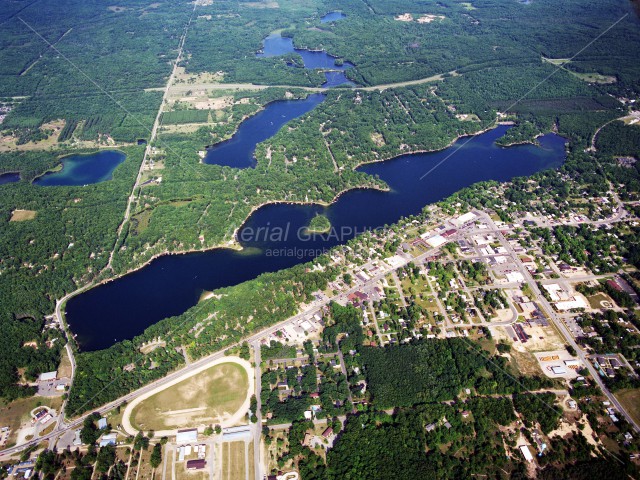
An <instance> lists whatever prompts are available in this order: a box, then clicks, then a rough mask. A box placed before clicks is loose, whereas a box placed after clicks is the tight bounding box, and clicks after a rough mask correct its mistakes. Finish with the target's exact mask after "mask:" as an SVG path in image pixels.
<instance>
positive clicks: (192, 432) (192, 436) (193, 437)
mask: <svg viewBox="0 0 640 480" xmlns="http://www.w3.org/2000/svg"><path fill="white" fill-rule="evenodd" d="M197 440H198V430H197V429H195V428H188V429H185V430H178V433H176V443H177V444H178V445H181V444H185V443H194V442H196V441H197Z"/></svg>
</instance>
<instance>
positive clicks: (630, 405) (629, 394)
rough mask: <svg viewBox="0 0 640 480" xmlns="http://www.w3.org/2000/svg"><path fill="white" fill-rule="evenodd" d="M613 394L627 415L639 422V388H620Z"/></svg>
mask: <svg viewBox="0 0 640 480" xmlns="http://www.w3.org/2000/svg"><path fill="white" fill-rule="evenodd" d="M615 395H616V398H617V399H618V400H619V401H620V403H621V404H622V406H623V407H624V408H625V409H626V410H627V412H629V415H631V417H632V418H633V419H634V420H635V421H636V422H640V388H634V389H630V390H620V391H619V392H616V394H615Z"/></svg>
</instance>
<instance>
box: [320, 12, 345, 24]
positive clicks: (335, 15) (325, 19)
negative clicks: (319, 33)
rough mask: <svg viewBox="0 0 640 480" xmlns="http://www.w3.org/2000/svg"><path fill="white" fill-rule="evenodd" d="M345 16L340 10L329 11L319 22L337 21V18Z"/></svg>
mask: <svg viewBox="0 0 640 480" xmlns="http://www.w3.org/2000/svg"><path fill="white" fill-rule="evenodd" d="M345 17H346V15H345V14H344V13H342V12H329V13H327V14H326V15H325V16H324V17H322V18H321V19H320V22H321V23H331V22H337V21H338V20H342V19H343V18H345Z"/></svg>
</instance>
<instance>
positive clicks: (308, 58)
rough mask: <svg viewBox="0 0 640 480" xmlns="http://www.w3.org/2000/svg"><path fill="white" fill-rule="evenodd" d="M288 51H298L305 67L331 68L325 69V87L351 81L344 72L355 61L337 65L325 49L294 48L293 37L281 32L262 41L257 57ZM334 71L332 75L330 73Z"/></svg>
mask: <svg viewBox="0 0 640 480" xmlns="http://www.w3.org/2000/svg"><path fill="white" fill-rule="evenodd" d="M288 53H297V54H299V55H300V56H301V57H302V60H303V62H304V68H308V69H321V70H330V71H325V78H326V79H327V81H326V82H325V83H324V84H323V85H322V86H323V87H335V86H338V85H342V84H345V83H350V84H351V85H353V83H351V82H349V80H348V79H347V77H346V76H345V74H344V71H345V70H347V69H348V68H353V67H354V65H353V63H350V62H343V63H342V65H336V57H332V56H331V55H329V54H328V53H327V52H325V51H324V50H305V49H303V48H294V46H293V39H291V38H289V37H283V36H281V35H280V34H279V33H272V34H271V35H269V36H268V37H267V38H265V39H264V40H263V42H262V51H261V52H258V53H256V56H257V57H278V56H280V55H286V54H288ZM330 73H332V75H329V74H330Z"/></svg>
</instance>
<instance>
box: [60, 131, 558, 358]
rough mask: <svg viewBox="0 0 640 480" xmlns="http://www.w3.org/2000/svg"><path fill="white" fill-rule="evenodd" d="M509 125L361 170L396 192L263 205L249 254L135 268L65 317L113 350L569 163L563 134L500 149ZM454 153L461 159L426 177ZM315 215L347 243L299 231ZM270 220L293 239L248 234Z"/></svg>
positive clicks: (73, 304)
mask: <svg viewBox="0 0 640 480" xmlns="http://www.w3.org/2000/svg"><path fill="white" fill-rule="evenodd" d="M507 128H508V127H506V126H500V127H498V128H496V129H494V130H491V131H489V132H486V133H484V134H482V135H478V136H475V137H473V138H471V139H462V140H459V141H458V142H457V143H456V144H454V145H453V146H451V147H449V148H447V149H445V150H442V151H439V152H433V153H424V154H415V155H403V156H400V157H397V158H395V159H393V160H389V161H386V162H381V163H375V164H369V165H365V166H363V167H361V168H360V169H359V170H360V171H363V172H366V173H368V174H371V175H379V176H380V178H381V179H382V180H384V181H385V182H387V184H388V185H389V186H390V188H391V190H390V191H389V192H381V191H377V190H353V191H350V192H347V193H345V194H344V195H342V196H340V198H339V199H338V200H337V201H336V202H335V203H333V204H331V205H330V206H328V207H326V208H325V207H322V206H318V205H289V204H276V205H267V206H264V207H262V208H260V209H258V210H257V211H256V212H254V213H253V215H251V217H250V218H249V219H248V221H247V222H246V223H245V225H244V226H243V228H242V229H240V231H239V232H238V237H239V239H240V243H241V244H242V245H243V247H245V251H243V252H238V251H234V250H229V249H218V250H212V251H209V252H203V253H191V254H186V255H167V256H164V257H160V258H158V259H156V260H154V261H153V262H151V263H150V264H149V265H148V266H146V267H144V268H143V269H141V270H139V271H137V272H134V273H131V274H129V275H126V276H124V277H122V278H120V279H118V280H115V281H113V282H110V283H107V284H105V285H101V286H99V287H97V288H94V289H92V290H89V291H88V292H86V293H83V294H82V295H79V296H78V297H75V298H73V299H71V300H70V301H69V303H68V304H67V307H66V310H67V321H68V322H69V324H70V325H71V329H72V331H73V332H74V333H76V334H77V339H78V342H79V343H80V345H81V347H82V349H83V350H96V349H101V348H106V347H109V346H110V345H112V344H113V343H114V342H115V341H117V340H123V339H128V338H132V337H134V336H135V335H137V334H139V333H141V332H142V331H143V330H144V329H145V328H146V327H147V326H149V325H151V324H153V323H155V322H157V321H159V320H161V319H163V318H166V317H169V316H173V315H178V314H180V313H183V312H184V311H185V310H187V309H188V308H190V307H192V306H193V305H195V304H196V303H197V302H198V298H199V297H200V294H201V293H202V291H203V290H214V289H216V288H221V287H225V286H230V285H235V284H238V283H240V282H243V281H246V280H250V279H252V278H255V277H256V276H258V275H260V274H261V273H264V272H271V271H276V270H280V269H283V268H287V267H290V266H293V265H295V264H297V263H301V262H305V261H309V260H311V259H312V258H313V257H314V256H315V254H317V253H318V250H320V251H322V250H324V249H328V248H330V247H333V246H335V245H337V244H338V243H345V242H346V241H347V240H348V239H349V238H352V237H353V236H355V235H356V233H359V232H361V231H363V230H365V229H370V228H376V227H379V226H383V225H385V224H392V223H394V222H396V221H397V220H398V219H399V218H400V217H403V216H407V215H412V214H416V213H419V212H420V211H421V209H422V208H423V207H424V206H425V205H427V204H429V203H433V202H437V201H439V200H442V199H444V198H446V197H448V196H449V195H451V194H452V193H454V192H456V191H458V190H460V189H462V188H464V187H467V186H469V185H471V184H473V183H476V182H479V181H483V180H498V181H506V180H509V179H511V178H513V177H516V176H523V175H531V174H533V173H535V172H538V171H541V170H544V169H547V168H554V167H558V166H559V165H561V164H562V162H563V160H564V158H565V148H564V144H565V141H564V139H562V138H561V137H558V136H556V135H552V134H550V135H545V136H544V137H541V138H540V139H539V141H540V145H541V146H540V147H536V146H534V145H518V146H513V147H509V148H501V147H498V146H496V145H495V143H494V142H495V140H496V139H497V138H499V137H500V136H502V135H503V134H504V133H505V132H506V130H507ZM458 147H460V148H459V149H458ZM455 149H458V150H457V151H456V150H455ZM453 151H455V154H454V155H452V156H451V157H450V158H448V159H447V160H446V161H445V162H443V163H442V164H441V165H440V166H439V167H438V168H437V169H435V170H434V171H433V172H432V173H431V174H430V175H428V176H427V177H425V178H424V180H420V177H421V176H422V175H424V174H425V173H426V172H427V171H428V170H429V169H430V168H432V167H433V166H435V165H437V164H438V163H439V162H441V161H442V160H443V159H445V158H446V157H447V156H448V155H450V154H451V153H452V152H453ZM318 213H321V214H324V215H326V216H327V217H328V218H329V220H330V221H331V224H332V226H333V228H334V229H336V230H340V229H347V231H346V232H344V233H345V235H344V236H343V237H342V238H341V239H340V240H341V241H340V242H339V241H338V238H337V236H335V235H328V236H322V235H317V236H313V237H312V238H310V239H309V238H307V237H306V236H304V235H296V232H298V231H299V230H304V228H305V227H306V226H307V225H308V224H309V221H310V220H311V218H313V216H315V215H316V214H318ZM265 226H269V227H270V228H271V229H273V228H275V227H280V228H283V229H285V228H288V231H289V232H290V235H288V236H287V237H286V238H281V239H279V240H278V241H269V239H265V238H264V236H263V235H253V234H251V232H257V231H258V229H259V228H261V227H265ZM272 231H273V230H272ZM280 253H285V254H284V255H280Z"/></svg>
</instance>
